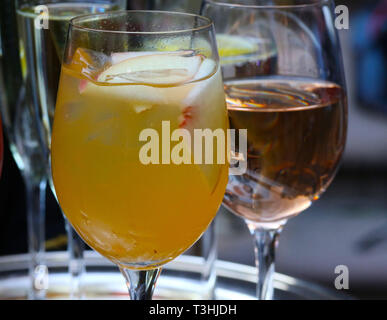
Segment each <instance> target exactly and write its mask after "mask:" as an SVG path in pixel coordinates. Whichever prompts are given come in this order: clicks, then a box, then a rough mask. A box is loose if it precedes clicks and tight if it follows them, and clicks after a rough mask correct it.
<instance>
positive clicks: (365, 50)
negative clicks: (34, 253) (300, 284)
mask: <svg viewBox="0 0 387 320" xmlns="http://www.w3.org/2000/svg"><path fill="white" fill-rule="evenodd" d="M128 2H129V3H128V8H129V9H142V8H147V9H152V8H163V9H168V10H182V11H191V12H198V10H199V8H200V1H199V0H195V1H184V0H179V1H178V0H174V1H173V0H169V1H163V0H154V1H145V0H144V1H130V0H129V1H128ZM339 4H344V5H347V6H348V8H349V14H350V24H349V29H348V30H340V31H339V34H340V38H341V44H342V50H343V56H344V63H345V69H346V79H347V87H348V92H349V134H348V141H347V147H346V152H345V157H344V159H343V162H342V165H341V169H340V171H339V172H338V174H337V177H336V179H335V180H334V181H333V183H332V185H331V186H330V188H328V191H327V192H326V193H325V194H324V195H323V196H322V198H321V200H319V201H318V202H317V203H315V204H314V205H313V206H312V207H311V208H310V209H308V210H307V211H306V212H304V213H303V214H301V215H300V216H298V217H296V218H294V219H291V220H290V221H289V222H288V224H287V226H286V228H285V229H284V231H283V232H282V235H281V237H280V244H279V248H278V252H277V266H276V267H277V271H278V272H281V273H285V274H287V275H291V276H295V277H298V278H301V279H304V280H309V281H312V282H315V283H319V284H322V285H324V286H326V287H329V288H331V289H334V279H335V277H336V276H337V275H335V273H334V269H335V267H336V266H338V265H346V266H348V268H349V290H348V291H347V293H348V294H349V295H352V296H354V297H357V298H362V299H367V298H387V0H368V1H360V0H351V1H336V5H339ZM0 10H2V11H3V12H2V13H1V16H4V10H5V6H4V3H3V2H2V4H1V5H0ZM15 37H16V35H15ZM15 41H17V39H15ZM0 94H1V93H0ZM4 147H5V149H4V168H3V173H2V178H1V180H0V221H1V223H0V255H9V254H17V253H24V252H27V242H26V228H27V226H26V218H25V217H26V215H25V201H24V187H23V180H22V178H21V176H20V173H19V170H18V168H17V166H16V164H15V163H14V160H13V158H12V156H11V154H10V151H9V148H8V144H7V141H5V146H4ZM47 208H48V209H47V219H46V225H47V232H46V248H47V250H55V251H56V250H65V249H66V244H67V238H66V233H65V230H64V224H63V218H62V217H61V213H60V211H59V208H58V207H57V203H56V201H55V199H54V197H53V195H52V194H51V193H49V194H48V195H47ZM217 230H218V237H219V258H220V259H223V260H228V261H233V262H238V263H243V264H248V265H254V258H253V244H252V239H251V236H250V234H249V233H248V230H247V227H246V226H245V223H244V222H243V220H242V219H240V218H237V217H235V216H233V215H232V214H231V213H229V212H226V210H225V209H223V208H222V209H221V210H220V212H219V219H218V229H217Z"/></svg>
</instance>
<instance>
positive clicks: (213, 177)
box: [52, 11, 228, 269]
mask: <svg viewBox="0 0 387 320" xmlns="http://www.w3.org/2000/svg"><path fill="white" fill-rule="evenodd" d="M183 18H184V19H183ZM73 21H74V22H73V24H72V25H71V27H70V32H69V38H68V41H67V48H66V54H65V61H64V64H63V66H62V73H61V79H60V84H59V91H58V99H57V105H56V110H55V118H54V126H53V135H52V174H53V181H54V185H55V189H56V193H57V196H58V200H59V203H60V205H61V207H62V210H63V212H64V213H65V215H66V216H67V218H68V219H69V221H70V222H71V224H72V225H73V226H74V228H75V229H76V230H77V231H78V233H79V234H80V235H81V237H82V238H83V239H84V240H85V241H86V242H87V243H88V244H89V245H90V246H91V247H92V248H94V249H95V250H97V251H98V252H100V253H101V254H103V255H104V256H106V257H107V258H109V259H111V260H112V261H114V262H115V263H117V264H119V265H120V266H121V267H126V268H134V269H151V268H154V267H156V266H159V265H162V264H164V263H166V262H168V261H170V260H171V259H173V258H175V257H176V256H178V255H179V254H181V253H182V252H183V251H185V250H186V249H187V248H189V247H190V246H191V245H192V244H193V243H194V242H195V241H196V240H197V239H198V238H199V237H200V235H201V234H202V233H203V232H204V231H205V229H206V228H207V227H208V225H209V223H210V222H211V220H212V219H213V217H214V216H215V214H216V212H217V209H218V207H219V205H220V203H221V201H222V198H223V195H224V191H225V186H226V183H227V174H228V166H227V164H225V163H223V164H217V163H214V164H194V163H193V162H192V164H189V163H179V164H178V163H176V162H175V161H174V159H173V157H174V156H177V157H179V156H178V155H177V154H178V153H179V154H180V152H178V151H177V150H178V149H176V148H179V145H180V147H182V148H184V147H187V145H185V143H186V142H187V140H184V139H183V140H181V139H179V138H176V137H175V138H174V132H176V130H179V129H180V130H181V129H184V131H183V132H185V133H192V136H193V132H194V130H195V129H211V130H216V129H221V130H223V131H225V130H226V129H227V128H228V118H227V111H226V106H225V98H224V91H223V84H222V79H221V75H220V68H219V65H218V56H217V51H216V46H214V38H213V29H212V25H211V24H210V23H209V22H208V21H207V20H206V19H204V18H199V17H198V16H194V15H185V14H173V13H162V12H156V13H154V12H141V11H138V12H133V11H132V12H122V13H116V14H105V15H99V16H90V17H85V18H79V19H75V20H73ZM160 26H162V27H161V30H160ZM156 28H157V30H156ZM192 29H193V30H192ZM144 130H145V131H144ZM147 132H151V133H152V134H150V135H149V136H148V135H147ZM152 135H155V136H156V137H157V139H156V138H155V139H156V140H152V139H150V140H149V138H150V136H152ZM141 137H143V138H141ZM144 137H145V138H144ZM189 144H190V143H189ZM147 145H148V146H151V145H152V146H153V147H154V148H156V149H152V150H150V149H149V150H148V149H147V151H144V150H145V149H144V148H146V147H147ZM190 145H192V146H193V144H190ZM187 148H188V149H186V151H187V150H188V153H189V156H188V159H187V158H186V160H187V162H190V160H191V159H192V156H193V155H192V154H191V151H193V149H191V148H190V146H188V147H187ZM166 150H169V151H166ZM148 151H149V152H148ZM168 152H170V153H169V155H168V156H166V153H168ZM175 152H176V153H175ZM149 154H151V158H152V159H153V160H154V161H153V162H152V163H144V161H142V157H145V158H146V157H148V156H149ZM145 162H146V161H145Z"/></svg>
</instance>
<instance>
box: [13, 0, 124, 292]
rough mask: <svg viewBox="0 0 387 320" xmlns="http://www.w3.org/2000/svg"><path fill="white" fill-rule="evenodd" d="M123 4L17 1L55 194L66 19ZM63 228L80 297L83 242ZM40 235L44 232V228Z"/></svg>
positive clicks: (27, 80)
mask: <svg viewBox="0 0 387 320" xmlns="http://www.w3.org/2000/svg"><path fill="white" fill-rule="evenodd" d="M125 3H126V1H125V0H101V1H90V0H61V1H56V0H18V1H17V20H18V27H19V33H20V39H21V41H20V47H21V48H20V52H21V58H22V60H21V63H22V67H23V70H24V72H25V75H24V77H23V80H24V84H25V86H27V87H29V88H30V92H31V94H30V99H31V103H32V105H33V107H34V109H35V110H34V111H35V114H36V116H35V120H36V121H37V127H38V129H39V134H40V137H41V138H40V142H41V144H42V147H43V150H44V153H45V159H46V160H45V164H46V167H47V172H48V178H49V182H50V186H51V188H52V190H53V193H54V194H55V190H54V188H53V185H52V179H51V170H50V160H49V154H50V143H51V127H52V121H53V116H54V109H55V102H56V93H57V89H58V83H59V74H60V68H61V61H62V57H63V50H64V45H65V40H66V35H67V31H68V23H69V20H70V19H71V18H73V17H75V16H78V15H84V14H90V13H99V12H106V11H112V10H118V9H123V8H124V7H125ZM66 229H67V238H68V252H69V271H70V276H71V277H70V279H71V283H70V297H71V298H81V297H82V290H81V285H80V281H81V278H82V274H83V272H84V260H83V250H84V243H83V241H82V239H80V238H79V237H78V236H77V234H76V233H75V232H74V231H73V229H72V228H71V226H70V225H69V224H68V223H67V222H66ZM42 232H43V233H44V229H42Z"/></svg>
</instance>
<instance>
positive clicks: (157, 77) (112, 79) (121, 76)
mask: <svg viewBox="0 0 387 320" xmlns="http://www.w3.org/2000/svg"><path fill="white" fill-rule="evenodd" d="M201 63H202V57H201V56H199V55H196V56H193V55H186V54H184V52H182V53H180V52H179V53H159V54H151V55H141V56H135V57H131V58H129V59H126V60H124V61H122V62H120V63H117V64H114V65H112V66H111V67H110V68H108V69H107V70H105V71H103V72H102V73H101V74H100V75H99V77H98V82H105V83H123V84H124V83H131V84H148V85H165V86H170V85H174V84H176V85H177V84H181V83H186V82H188V81H190V80H192V79H193V77H194V76H195V74H196V73H197V71H198V70H199V67H200V65H201Z"/></svg>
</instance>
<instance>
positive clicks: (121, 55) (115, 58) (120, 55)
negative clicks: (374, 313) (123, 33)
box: [111, 50, 194, 64]
mask: <svg viewBox="0 0 387 320" xmlns="http://www.w3.org/2000/svg"><path fill="white" fill-rule="evenodd" d="M176 53H177V52H176V51H128V52H114V53H112V54H111V61H112V64H117V63H120V62H122V61H125V60H127V59H129V58H135V57H141V56H149V55H155V54H176ZM178 53H179V54H181V55H187V56H188V55H193V54H194V51H193V50H182V51H179V52H178Z"/></svg>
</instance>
